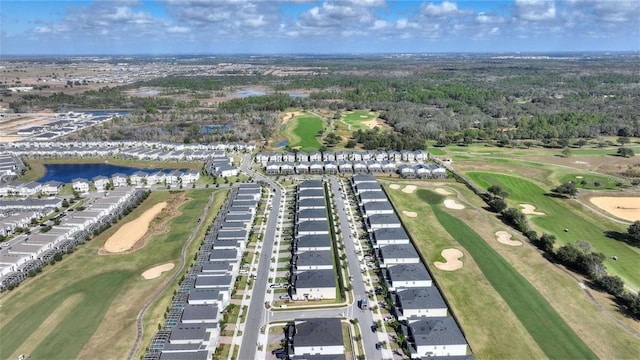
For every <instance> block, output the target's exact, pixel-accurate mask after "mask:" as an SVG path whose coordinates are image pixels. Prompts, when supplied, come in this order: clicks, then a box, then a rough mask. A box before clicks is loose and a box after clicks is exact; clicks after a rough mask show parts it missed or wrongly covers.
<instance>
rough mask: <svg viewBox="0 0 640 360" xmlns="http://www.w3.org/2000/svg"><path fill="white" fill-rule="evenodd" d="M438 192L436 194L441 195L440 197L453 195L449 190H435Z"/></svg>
mask: <svg viewBox="0 0 640 360" xmlns="http://www.w3.org/2000/svg"><path fill="white" fill-rule="evenodd" d="M433 191H435V192H436V194H440V195H453V194H452V193H451V191H449V190H447V189H443V188H436V189H435V190H433Z"/></svg>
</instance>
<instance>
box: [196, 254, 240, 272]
mask: <svg viewBox="0 0 640 360" xmlns="http://www.w3.org/2000/svg"><path fill="white" fill-rule="evenodd" d="M218 251H219V250H218ZM231 268H233V264H232V263H231V261H228V260H217V261H205V262H204V263H202V271H228V270H231Z"/></svg>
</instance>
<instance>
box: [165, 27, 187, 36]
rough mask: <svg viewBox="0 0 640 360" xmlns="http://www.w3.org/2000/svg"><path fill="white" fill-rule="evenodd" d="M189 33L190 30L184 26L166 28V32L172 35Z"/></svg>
mask: <svg viewBox="0 0 640 360" xmlns="http://www.w3.org/2000/svg"><path fill="white" fill-rule="evenodd" d="M190 31H191V29H189V28H188V27H185V26H171V27H168V28H167V32H168V33H172V34H185V33H188V32H190Z"/></svg>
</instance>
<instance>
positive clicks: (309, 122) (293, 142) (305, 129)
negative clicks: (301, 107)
mask: <svg viewBox="0 0 640 360" xmlns="http://www.w3.org/2000/svg"><path fill="white" fill-rule="evenodd" d="M323 128H324V123H323V120H322V119H321V118H319V117H317V116H315V115H312V114H308V113H304V114H302V115H299V116H296V117H295V118H293V119H292V120H289V122H287V125H286V127H285V129H284V131H283V135H284V136H285V137H286V138H287V140H289V146H290V147H291V148H300V150H301V151H306V152H309V151H316V150H318V149H319V148H320V146H321V144H320V142H319V141H318V133H319V132H321V131H322V130H323Z"/></svg>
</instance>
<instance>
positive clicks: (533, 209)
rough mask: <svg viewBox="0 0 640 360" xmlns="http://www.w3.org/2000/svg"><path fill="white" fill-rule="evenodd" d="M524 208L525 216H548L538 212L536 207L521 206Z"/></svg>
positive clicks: (529, 205)
mask: <svg viewBox="0 0 640 360" xmlns="http://www.w3.org/2000/svg"><path fill="white" fill-rule="evenodd" d="M520 207H522V213H523V214H525V215H546V214H545V213H543V212H540V211H536V207H535V206H533V205H531V204H520Z"/></svg>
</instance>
